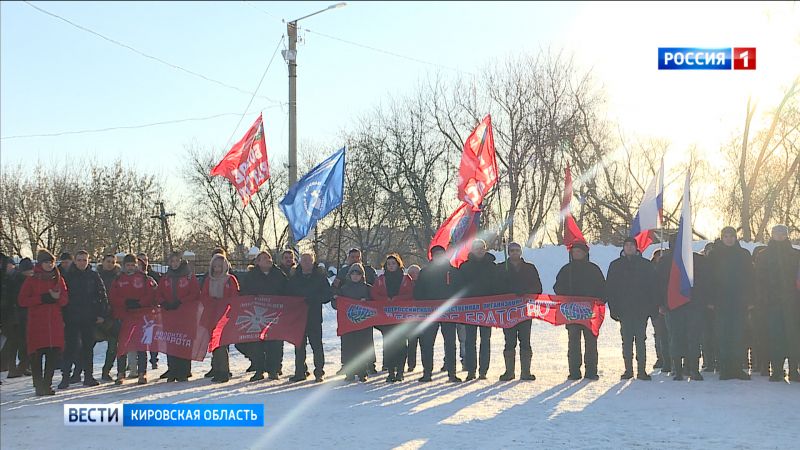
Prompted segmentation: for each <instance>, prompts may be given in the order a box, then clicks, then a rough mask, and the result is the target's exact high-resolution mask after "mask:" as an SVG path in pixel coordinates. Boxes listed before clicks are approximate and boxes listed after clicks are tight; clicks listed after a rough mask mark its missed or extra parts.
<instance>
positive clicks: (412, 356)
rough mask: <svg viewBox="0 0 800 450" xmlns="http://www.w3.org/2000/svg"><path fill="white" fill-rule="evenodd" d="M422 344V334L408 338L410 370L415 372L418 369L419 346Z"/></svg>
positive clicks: (414, 334)
mask: <svg viewBox="0 0 800 450" xmlns="http://www.w3.org/2000/svg"><path fill="white" fill-rule="evenodd" d="M421 344H422V333H412V334H411V335H409V336H408V349H407V353H408V358H407V359H406V361H407V362H408V370H414V368H415V367H417V346H421Z"/></svg>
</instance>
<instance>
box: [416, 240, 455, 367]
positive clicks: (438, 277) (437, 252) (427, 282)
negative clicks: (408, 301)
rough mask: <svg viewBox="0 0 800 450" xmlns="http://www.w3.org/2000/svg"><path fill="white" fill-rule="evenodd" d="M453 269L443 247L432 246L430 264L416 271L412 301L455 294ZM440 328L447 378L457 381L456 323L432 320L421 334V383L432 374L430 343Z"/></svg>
mask: <svg viewBox="0 0 800 450" xmlns="http://www.w3.org/2000/svg"><path fill="white" fill-rule="evenodd" d="M455 273H456V269H455V268H454V267H453V266H451V265H450V260H449V258H448V257H447V253H446V252H445V249H444V247H442V246H441V245H436V246H434V247H433V248H431V263H430V265H428V266H426V267H425V268H423V269H422V270H421V271H420V272H419V278H418V279H417V281H416V282H415V283H414V300H423V301H424V300H450V299H451V298H453V295H454V294H455V290H454V287H455V286H454V281H455V276H456V275H455ZM439 327H441V329H442V336H444V351H445V361H447V364H446V369H447V377H448V380H450V381H451V382H454V383H460V382H461V378H458V376H457V375H456V324H455V323H452V322H442V323H438V322H432V323H430V324H429V325H428V326H427V327H426V328H425V331H424V332H423V334H422V338H421V341H420V348H421V350H422V369H423V374H422V378H420V379H419V381H421V382H428V381H431V376H432V375H433V346H434V344H435V343H436V332H437V330H438V329H439Z"/></svg>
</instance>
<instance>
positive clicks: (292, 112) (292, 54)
mask: <svg viewBox="0 0 800 450" xmlns="http://www.w3.org/2000/svg"><path fill="white" fill-rule="evenodd" d="M345 5H347V3H345V2H341V3H337V4H335V5H330V6H328V7H327V8H325V9H321V10H319V11H317V12H314V13H311V14H308V15H306V16H303V17H301V18H299V19H295V20H292V21H291V22H286V34H288V35H289V49H288V50H284V51H283V52H282V53H283V58H284V59H285V60H286V63H287V64H288V65H289V187H290V188H291V187H292V186H294V184H295V183H297V22H299V21H301V20H303V19H306V18H308V17H311V16H315V15H317V14H319V13H321V12H325V11H328V10H330V9H336V8H341V7H343V6H345ZM288 244H289V247H290V248H294V244H295V242H294V235H293V234H292V229H291V227H289V234H288Z"/></svg>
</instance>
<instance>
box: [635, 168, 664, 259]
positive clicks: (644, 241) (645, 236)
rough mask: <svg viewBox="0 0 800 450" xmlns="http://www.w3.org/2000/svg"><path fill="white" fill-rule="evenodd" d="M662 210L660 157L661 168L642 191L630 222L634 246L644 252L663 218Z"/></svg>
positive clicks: (662, 169)
mask: <svg viewBox="0 0 800 450" xmlns="http://www.w3.org/2000/svg"><path fill="white" fill-rule="evenodd" d="M663 211H664V159H663V158H662V159H661V168H660V169H659V170H658V173H657V174H656V176H655V177H654V178H653V180H652V181H651V182H650V185H649V186H647V190H646V191H645V192H644V197H643V198H642V203H641V204H640V205H639V211H638V212H637V213H636V217H634V218H633V223H632V224H631V237H632V238H634V239H636V246H637V247H638V248H639V251H640V252H644V250H645V249H646V248H647V246H648V245H650V244H651V243H652V242H653V230H655V229H656V228H658V224H659V222H661V220H662V218H663Z"/></svg>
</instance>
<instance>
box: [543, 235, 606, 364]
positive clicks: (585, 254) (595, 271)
mask: <svg viewBox="0 0 800 450" xmlns="http://www.w3.org/2000/svg"><path fill="white" fill-rule="evenodd" d="M569 257H570V261H569V262H568V263H567V264H566V265H565V266H564V267H562V268H561V270H559V272H558V275H557V276H556V284H555V285H554V286H553V289H554V290H555V293H556V294H557V295H575V296H581V297H595V298H598V299H602V298H603V297H604V295H605V281H606V280H605V278H603V272H602V271H601V270H600V268H599V267H597V264H594V263H592V262H590V261H589V246H588V245H586V243H584V242H577V243H575V244H572V246H571V248H570V250H569ZM566 328H567V337H568V338H569V347H568V350H567V360H568V361H569V376H568V377H567V378H568V379H570V380H580V379H581V359H583V363H584V365H585V366H586V376H585V378H586V379H588V380H598V379H600V377H599V376H598V374H597V337H596V336H595V335H594V334H592V330H590V329H589V328H587V327H585V326H583V325H578V324H570V325H567V326H566ZM581 335H583V341H584V343H585V345H586V353H585V355H581Z"/></svg>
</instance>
